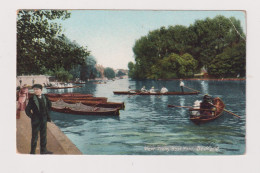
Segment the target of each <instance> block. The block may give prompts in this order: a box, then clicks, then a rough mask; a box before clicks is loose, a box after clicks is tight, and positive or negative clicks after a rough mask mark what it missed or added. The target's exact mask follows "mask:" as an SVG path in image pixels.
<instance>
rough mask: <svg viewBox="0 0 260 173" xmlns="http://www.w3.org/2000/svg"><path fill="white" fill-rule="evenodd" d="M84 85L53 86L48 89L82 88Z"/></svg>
mask: <svg viewBox="0 0 260 173" xmlns="http://www.w3.org/2000/svg"><path fill="white" fill-rule="evenodd" d="M81 87H82V86H80V85H74V86H61V87H58V86H51V87H46V89H66V88H81Z"/></svg>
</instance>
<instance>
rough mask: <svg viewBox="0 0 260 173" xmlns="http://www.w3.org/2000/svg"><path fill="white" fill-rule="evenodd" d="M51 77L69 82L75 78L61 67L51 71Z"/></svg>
mask: <svg viewBox="0 0 260 173" xmlns="http://www.w3.org/2000/svg"><path fill="white" fill-rule="evenodd" d="M49 75H51V76H54V77H55V78H56V79H57V80H58V81H61V82H68V81H70V80H71V79H72V78H73V75H72V74H71V73H69V72H68V71H66V70H65V69H64V68H63V67H60V68H58V69H56V70H54V71H50V73H49Z"/></svg>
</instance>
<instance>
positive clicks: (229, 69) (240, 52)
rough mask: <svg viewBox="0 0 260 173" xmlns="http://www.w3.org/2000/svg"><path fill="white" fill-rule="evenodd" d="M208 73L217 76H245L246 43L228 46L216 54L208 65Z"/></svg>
mask: <svg viewBox="0 0 260 173" xmlns="http://www.w3.org/2000/svg"><path fill="white" fill-rule="evenodd" d="M208 73H209V74H210V75H211V76H215V77H236V76H237V75H239V76H241V77H244V76H245V74H246V51H245V43H243V42H241V43H239V44H237V45H234V46H233V47H228V48H226V49H225V50H224V52H223V53H221V54H219V55H217V56H216V58H215V59H214V60H213V61H212V63H211V64H210V65H209V67H208Z"/></svg>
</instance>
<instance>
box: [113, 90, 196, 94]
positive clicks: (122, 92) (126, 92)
mask: <svg viewBox="0 0 260 173" xmlns="http://www.w3.org/2000/svg"><path fill="white" fill-rule="evenodd" d="M114 94H118V95H196V94H199V92H166V93H161V92H154V93H150V92H141V91H138V90H137V91H130V92H129V91H114Z"/></svg>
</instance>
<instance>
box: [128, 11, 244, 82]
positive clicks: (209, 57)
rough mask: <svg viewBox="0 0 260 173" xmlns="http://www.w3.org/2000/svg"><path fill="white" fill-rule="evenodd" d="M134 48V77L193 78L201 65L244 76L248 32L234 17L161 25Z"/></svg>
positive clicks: (214, 73)
mask: <svg viewBox="0 0 260 173" xmlns="http://www.w3.org/2000/svg"><path fill="white" fill-rule="evenodd" d="M133 52H134V55H135V62H136V63H133V62H129V63H128V68H129V76H130V77H131V78H133V79H172V78H192V77H194V74H196V73H200V72H201V69H204V70H206V71H207V72H208V74H209V75H210V76H212V77H214V78H227V77H229V78H230V77H231V78H232V77H245V71H246V69H245V68H246V65H245V63H246V40H245V34H244V32H243V30H242V27H241V24H240V21H239V20H237V19H236V18H234V17H230V18H226V17H224V16H216V17H215V18H213V19H210V18H206V19H205V20H197V21H195V23H194V24H191V25H190V26H189V27H185V26H182V25H175V26H169V27H168V28H166V27H161V28H160V29H157V30H154V31H150V32H149V33H148V34H147V35H146V36H143V37H141V38H140V39H138V40H137V41H136V42H135V45H134V47H133Z"/></svg>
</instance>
